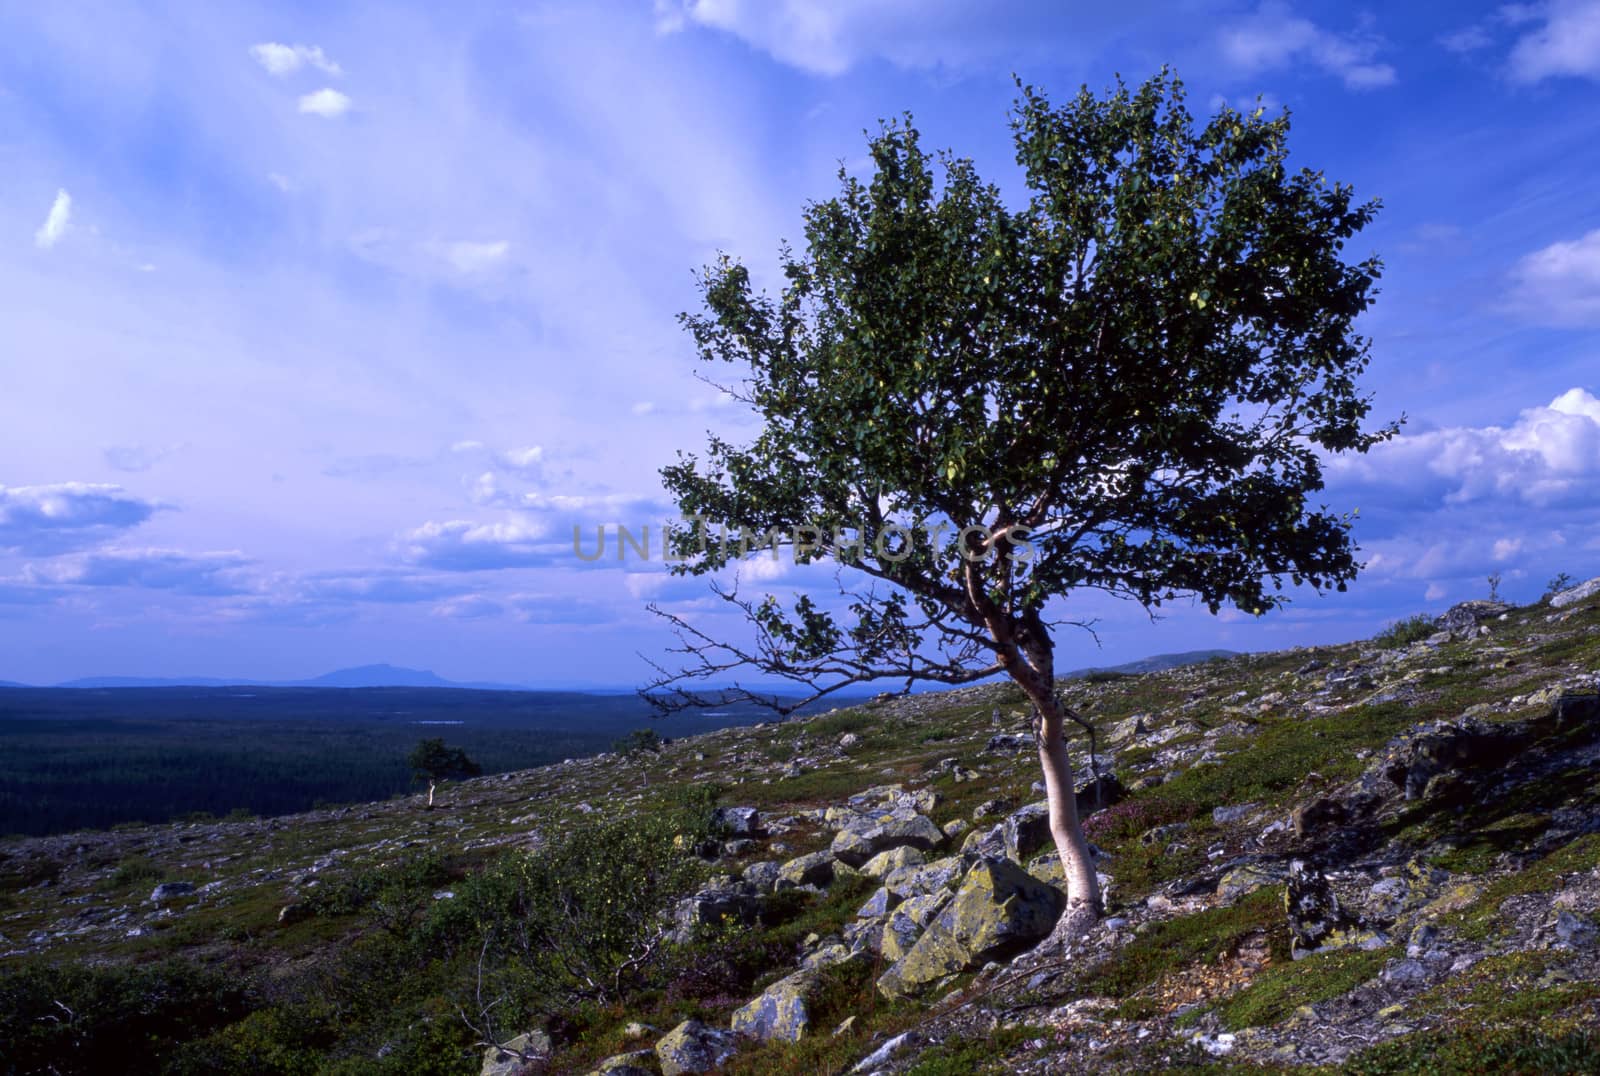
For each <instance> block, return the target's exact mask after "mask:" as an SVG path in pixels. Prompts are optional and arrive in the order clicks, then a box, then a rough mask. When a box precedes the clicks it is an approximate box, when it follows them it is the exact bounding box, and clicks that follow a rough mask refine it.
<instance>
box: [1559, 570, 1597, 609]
mask: <svg viewBox="0 0 1600 1076" xmlns="http://www.w3.org/2000/svg"><path fill="white" fill-rule="evenodd" d="M1596 594H1600V575H1597V576H1595V577H1594V578H1593V579H1591V580H1589V581H1588V582H1586V583H1579V584H1578V585H1577V586H1575V587H1572V588H1570V589H1568V590H1563V591H1562V592H1561V593H1559V594H1555V595H1552V596H1551V598H1550V604H1551V605H1553V606H1554V607H1555V608H1557V609H1565V608H1566V607H1567V606H1569V605H1576V604H1578V603H1579V602H1581V601H1583V600H1584V599H1585V598H1592V597H1593V596H1594V595H1596Z"/></svg>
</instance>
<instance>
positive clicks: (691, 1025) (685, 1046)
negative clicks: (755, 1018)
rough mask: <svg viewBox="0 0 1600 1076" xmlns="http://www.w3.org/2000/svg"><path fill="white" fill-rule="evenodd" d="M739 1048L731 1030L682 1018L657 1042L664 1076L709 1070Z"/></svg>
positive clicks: (657, 1054)
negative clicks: (681, 1021) (682, 1019)
mask: <svg viewBox="0 0 1600 1076" xmlns="http://www.w3.org/2000/svg"><path fill="white" fill-rule="evenodd" d="M738 1051H739V1043H738V1037H737V1036H736V1035H734V1033H733V1032H731V1031H722V1030H720V1029H718V1028H714V1027H707V1026H706V1025H705V1024H702V1023H701V1022H700V1021H698V1020H685V1021H684V1022H683V1023H681V1024H679V1025H678V1026H677V1027H675V1028H673V1029H672V1030H671V1031H669V1032H667V1033H666V1035H664V1036H662V1039H661V1041H660V1042H658V1043H656V1058H657V1060H659V1061H660V1062H661V1072H662V1074H663V1076H682V1074H684V1073H702V1072H712V1071H715V1070H716V1069H719V1068H721V1067H722V1066H723V1065H725V1064H726V1063H727V1062H728V1060H729V1059H730V1058H732V1057H733V1055H734V1054H736V1053H738Z"/></svg>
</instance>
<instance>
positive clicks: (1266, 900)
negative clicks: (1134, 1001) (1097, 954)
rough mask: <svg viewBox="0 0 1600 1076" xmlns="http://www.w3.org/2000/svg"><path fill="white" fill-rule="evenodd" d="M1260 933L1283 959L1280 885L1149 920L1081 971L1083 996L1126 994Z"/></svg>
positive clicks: (1284, 932)
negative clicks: (1101, 959) (1226, 902)
mask: <svg viewBox="0 0 1600 1076" xmlns="http://www.w3.org/2000/svg"><path fill="white" fill-rule="evenodd" d="M1257 934H1259V935H1264V936H1265V937H1266V940H1267V943H1268V946H1269V951H1270V952H1271V954H1272V958H1273V959H1274V960H1279V961H1287V960H1288V959H1289V931H1288V926H1287V923H1286V922H1285V919H1284V915H1283V887H1282V886H1273V887H1269V888H1265V889H1258V890H1256V891H1255V892H1254V893H1250V894H1248V895H1247V896H1245V897H1242V898H1240V899H1239V900H1238V901H1236V902H1235V903H1233V904H1231V905H1229V906H1227V907H1219V908H1211V909H1209V910H1207V911H1203V912H1200V913H1198V914H1196V915H1189V916H1183V917H1181V918H1177V919H1165V920H1161V921H1158V922H1156V923H1154V924H1153V925H1151V926H1150V927H1149V929H1147V930H1145V931H1144V932H1142V933H1141V934H1140V935H1139V936H1138V937H1137V938H1135V939H1134V940H1133V941H1131V942H1129V943H1128V944H1127V945H1126V946H1124V947H1123V948H1121V949H1119V950H1117V952H1116V953H1115V954H1114V955H1113V956H1112V958H1111V959H1110V960H1109V961H1107V962H1106V963H1105V964H1104V965H1102V966H1101V967H1099V968H1098V969H1096V970H1095V971H1094V972H1093V973H1092V974H1090V975H1089V976H1087V977H1086V979H1085V981H1084V982H1083V985H1082V987H1081V990H1082V993H1083V994H1084V996H1091V995H1104V996H1106V997H1114V998H1130V997H1132V996H1133V995H1134V994H1136V993H1137V992H1138V991H1139V990H1140V989H1142V988H1143V987H1146V986H1149V985H1150V984H1152V983H1155V982H1157V981H1158V980H1160V979H1161V977H1162V976H1164V975H1167V974H1169V973H1171V972H1175V971H1179V970H1181V969H1183V968H1185V967H1188V966H1189V965H1191V964H1198V963H1203V962H1211V961H1215V960H1217V959H1218V957H1219V956H1220V955H1222V954H1224V953H1227V952H1230V951H1232V950H1235V949H1237V948H1238V947H1239V943H1241V942H1242V941H1244V940H1245V939H1246V938H1249V937H1251V936H1252V935H1257Z"/></svg>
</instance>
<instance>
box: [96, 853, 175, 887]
mask: <svg viewBox="0 0 1600 1076" xmlns="http://www.w3.org/2000/svg"><path fill="white" fill-rule="evenodd" d="M166 876H167V872H166V871H165V870H163V869H162V868H161V867H159V866H157V865H156V864H154V863H152V862H150V860H148V859H145V858H144V857H143V856H134V857H133V858H131V859H125V860H123V861H122V862H121V863H119V864H117V869H116V870H114V871H112V872H111V873H110V874H109V875H108V876H107V877H106V880H105V881H104V882H103V883H102V884H101V889H103V890H108V891H109V890H114V889H130V888H132V887H133V886H138V885H155V884H157V883H159V882H161V881H163V880H165V879H166Z"/></svg>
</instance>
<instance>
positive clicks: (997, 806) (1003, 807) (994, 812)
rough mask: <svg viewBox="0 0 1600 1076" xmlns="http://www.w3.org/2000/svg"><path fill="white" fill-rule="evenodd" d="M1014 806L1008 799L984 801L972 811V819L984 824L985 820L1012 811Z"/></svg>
mask: <svg viewBox="0 0 1600 1076" xmlns="http://www.w3.org/2000/svg"><path fill="white" fill-rule="evenodd" d="M1013 806H1014V804H1013V803H1012V802H1011V801H1010V800H1007V799H993V800H984V801H983V802H982V803H980V804H978V805H977V806H976V807H974V808H973V809H972V818H973V821H975V822H982V821H983V820H984V819H985V818H994V817H996V816H998V815H1003V814H1005V813H1006V812H1007V811H1009V810H1011V808H1012V807H1013Z"/></svg>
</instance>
